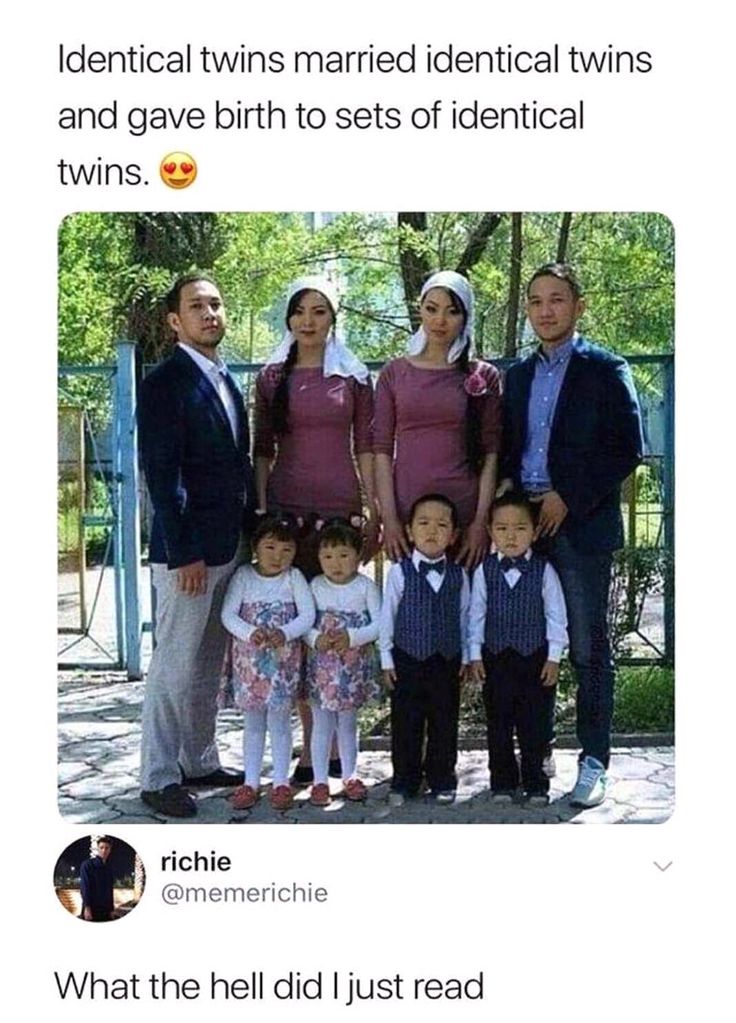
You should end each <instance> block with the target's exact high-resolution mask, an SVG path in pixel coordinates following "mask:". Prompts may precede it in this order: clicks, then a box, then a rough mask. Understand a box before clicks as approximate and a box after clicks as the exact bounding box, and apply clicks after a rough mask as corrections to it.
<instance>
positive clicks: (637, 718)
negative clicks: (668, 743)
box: [613, 667, 675, 732]
mask: <svg viewBox="0 0 736 1023" xmlns="http://www.w3.org/2000/svg"><path fill="white" fill-rule="evenodd" d="M613 727H614V730H615V731H617V732H671V731H673V730H674V727H675V673H674V671H673V669H672V668H660V667H651V668H647V667H644V668H621V669H619V672H618V678H617V680H616V700H615V704H614V713H613Z"/></svg>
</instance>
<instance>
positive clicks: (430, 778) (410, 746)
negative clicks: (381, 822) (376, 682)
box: [391, 647, 460, 796]
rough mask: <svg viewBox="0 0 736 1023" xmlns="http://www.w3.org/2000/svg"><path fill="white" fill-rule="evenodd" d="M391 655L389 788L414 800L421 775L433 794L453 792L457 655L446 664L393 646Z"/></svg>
mask: <svg viewBox="0 0 736 1023" xmlns="http://www.w3.org/2000/svg"><path fill="white" fill-rule="evenodd" d="M393 656H394V667H395V669H396V682H395V684H394V688H393V690H392V692H391V763H392V766H393V772H394V774H393V780H392V782H391V788H392V790H393V791H394V792H401V793H402V795H405V796H415V795H416V794H417V793H418V792H419V788H420V786H421V783H422V774H424V775H425V776H426V778H427V784H428V785H429V787H430V789H431V790H432V791H433V792H447V791H450V790H454V789H455V788H456V787H457V776H456V775H455V765H456V763H457V732H458V718H459V715H460V656H459V655H458V656H457V657H453V658H451V659H450V660H445V658H444V657H443V656H442V655H441V654H433V655H432V657H429V658H427V660H426V661H418V660H416V658H414V657H410V656H409V654H406V653H404V651H403V650H399V649H398V648H396V647H394V651H393ZM425 731H426V737H427V744H426V750H425V747H424V737H425Z"/></svg>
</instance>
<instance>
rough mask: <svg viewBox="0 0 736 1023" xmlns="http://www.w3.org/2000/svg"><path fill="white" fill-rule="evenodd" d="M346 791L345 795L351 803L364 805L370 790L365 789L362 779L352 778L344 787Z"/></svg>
mask: <svg viewBox="0 0 736 1023" xmlns="http://www.w3.org/2000/svg"><path fill="white" fill-rule="evenodd" d="M343 787H344V789H345V795H346V796H347V798H348V799H349V800H350V801H351V803H362V802H363V800H364V799H365V798H366V797H367V795H368V789H367V788H366V787H365V785H364V784H363V782H362V781H361V780H360V778H351V779H350V780H349V781H346V782H345V785H344V786H343Z"/></svg>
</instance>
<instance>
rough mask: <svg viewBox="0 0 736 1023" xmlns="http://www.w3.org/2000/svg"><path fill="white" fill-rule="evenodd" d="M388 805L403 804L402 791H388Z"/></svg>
mask: <svg viewBox="0 0 736 1023" xmlns="http://www.w3.org/2000/svg"><path fill="white" fill-rule="evenodd" d="M388 805H389V806H403V805H404V793H403V792H389V794H388Z"/></svg>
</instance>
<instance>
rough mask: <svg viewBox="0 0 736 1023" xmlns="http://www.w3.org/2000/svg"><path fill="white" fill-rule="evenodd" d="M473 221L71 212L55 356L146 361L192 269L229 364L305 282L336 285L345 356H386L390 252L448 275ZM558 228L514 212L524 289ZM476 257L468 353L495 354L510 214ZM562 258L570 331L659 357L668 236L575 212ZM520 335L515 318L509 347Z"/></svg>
mask: <svg viewBox="0 0 736 1023" xmlns="http://www.w3.org/2000/svg"><path fill="white" fill-rule="evenodd" d="M483 216H484V214H482V213H428V214H427V215H426V225H427V229H426V231H419V230H416V229H414V228H411V227H409V226H406V225H403V226H402V227H401V228H399V226H398V222H397V217H396V214H394V213H385V214H384V213H339V214H328V215H324V217H323V218H321V220H320V221H319V223H317V218H316V215H310V214H303V213H222V214H214V213H150V214H145V213H79V214H75V215H73V216H70V217H67V218H66V219H65V220H64V221H63V223H62V225H61V227H60V230H59V359H60V361H61V362H65V363H100V362H108V361H111V360H112V358H113V354H114V353H113V344H114V340H115V338H116V336H117V335H118V334H119V333H121V332H124V331H127V332H128V333H129V336H134V337H136V338H137V339H139V340H140V342H141V343H142V344H143V345H144V355H145V356H146V358H151V357H155V358H157V357H158V356H159V353H160V348H161V339H160V337H159V338H158V341H157V340H156V339H157V337H158V335H160V334H161V333H162V332H163V333H165V326H164V320H163V317H162V315H161V309H160V300H161V296H162V295H163V294H164V293H165V291H166V290H167V289H168V287H169V285H170V284H171V282H172V280H173V279H174V277H176V276H177V275H179V274H181V273H185V272H188V271H191V270H192V269H195V268H196V269H199V270H204V271H209V272H211V273H213V274H214V276H215V278H216V279H217V281H218V282H219V284H220V286H221V289H222V291H223V293H224V294H225V296H226V305H227V311H228V317H229V321H230V327H229V330H228V335H227V347H226V354H229V355H230V357H231V358H233V357H234V358H237V359H243V360H248V361H251V360H253V361H260V360H262V359H263V357H264V356H265V355H266V353H267V352H268V350H269V348H270V347H271V346H272V345H273V343H274V342H275V340H277V338H278V337H279V336H280V334H281V331H282V329H283V321H282V316H283V306H282V303H283V294H284V290H285V288H286V286H287V284H288V283H289V282H290V281H291V280H293V279H294V278H295V277H298V276H302V275H304V274H307V273H315V272H325V273H329V274H331V275H333V276H336V277H337V278H338V279H339V282H340V289H341V293H342V309H343V311H342V314H341V320H342V325H343V327H344V329H345V331H346V333H347V335H348V336H349V338H350V340H351V343H352V344H353V347H354V348H355V349H356V351H358V352H359V353H361V354H362V355H363V356H364V357H366V358H370V359H377V360H380V359H386V358H390V357H391V356H393V355H395V354H396V353H397V352H399V351H400V350H402V348H403V344H404V341H405V339H406V337H407V334H408V332H409V330H410V318H409V309H408V308H407V305H406V300H405V295H404V288H403V283H402V279H401V269H400V259H399V254H400V251H401V250H404V251H407V250H411V251H412V252H413V253H415V254H416V255H417V256H418V257H421V260H422V261H423V262H424V263H425V264H426V265H427V266H429V267H432V268H440V267H450V268H452V267H456V266H457V265H458V263H459V261H460V260H461V258H462V256H463V254H464V253H465V251H466V249H467V247H468V245H469V243H470V242H471V241H474V240H476V233H477V231H478V228H479V225H481V224H482V223H483ZM561 219H562V214H560V213H526V214H524V215H523V221H522V235H523V249H522V280H523V281H524V280H527V279H528V277H529V276H530V274H531V273H532V271H533V270H534V269H535V268H536V267H537V266H538V265H539V264H540V263H543V262H547V261H549V260H550V259H553V258H555V255H556V252H557V247H558V243H559V232H560V224H561ZM315 223H317V226H315ZM481 249H482V252H481V255H480V258H479V259H478V260H477V261H476V262H475V263H474V265H473V266H472V268H471V270H470V277H471V279H472V282H473V285H474V287H475V291H476V300H477V302H476V304H477V308H476V343H477V346H478V349H479V350H480V351H482V352H483V353H484V354H486V355H488V356H494V355H496V356H497V355H500V354H501V352H502V351H503V339H504V334H505V329H506V319H507V316H508V308H509V271H510V253H511V217H510V216H509V215H507V214H502V215H501V219H500V223H499V224H498V226H497V228H496V229H495V230H494V231H493V233H492V234H491V235H490V237H488V238H487V240H486V241H485V244H484V246H483V245H482V246H481ZM567 258H568V259H569V260H571V261H572V262H573V263H575V265H576V267H577V269H578V272H579V274H580V277H581V279H582V280H583V283H584V285H585V287H586V298H587V302H588V309H587V312H586V313H585V316H584V319H583V320H582V321H581V329H583V330H584V331H585V332H587V333H589V334H590V335H591V336H592V337H594V338H596V339H598V340H600V341H602V342H603V343H604V344H607V345H609V346H610V347H612V348H614V349H617V350H620V351H623V352H661V351H666V350H669V349H670V348H671V346H672V337H673V315H674V313H673V306H674V303H673V289H674V236H673V229H672V225H671V224H670V222H669V221H668V220H667V219H666V218H665V217H662V216H661V215H659V214H654V213H633V214H623V213H622V214H614V213H580V214H574V215H573V216H572V223H571V227H570V234H569V240H568V245H567ZM522 307H523V303H522ZM131 310H134V311H135V315H134V316H132V317H131ZM523 325H524V318H523V314H522V315H521V316H520V319H519V323H518V325H517V327H518V335H519V337H521V334H522V329H523ZM644 386H647V382H646V381H645V382H644ZM652 386H656V384H653V385H652Z"/></svg>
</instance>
